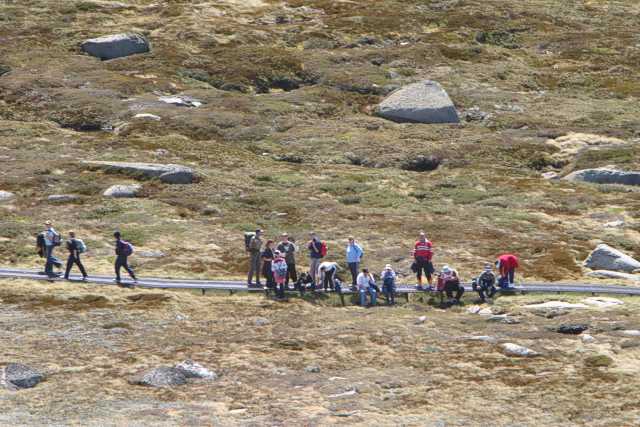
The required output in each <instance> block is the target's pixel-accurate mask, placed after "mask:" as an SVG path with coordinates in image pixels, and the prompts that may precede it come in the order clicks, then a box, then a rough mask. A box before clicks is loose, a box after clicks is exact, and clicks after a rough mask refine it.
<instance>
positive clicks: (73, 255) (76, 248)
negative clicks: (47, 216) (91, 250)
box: [64, 231, 87, 282]
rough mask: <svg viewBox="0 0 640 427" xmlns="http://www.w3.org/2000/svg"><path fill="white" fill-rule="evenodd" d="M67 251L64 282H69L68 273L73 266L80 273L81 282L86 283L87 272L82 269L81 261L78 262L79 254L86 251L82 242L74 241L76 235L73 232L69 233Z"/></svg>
mask: <svg viewBox="0 0 640 427" xmlns="http://www.w3.org/2000/svg"><path fill="white" fill-rule="evenodd" d="M67 250H68V251H69V257H68V258H67V269H66V271H65V273H64V278H65V280H69V273H70V272H71V268H72V267H73V264H75V265H77V266H78V268H79V269H80V273H82V280H83V281H85V282H86V281H87V271H86V270H85V269H84V265H82V261H80V254H82V253H84V252H85V251H86V250H87V247H86V246H85V244H84V242H83V241H82V240H80V239H76V233H75V232H73V231H70V232H69V240H67Z"/></svg>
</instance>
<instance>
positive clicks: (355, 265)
mask: <svg viewBox="0 0 640 427" xmlns="http://www.w3.org/2000/svg"><path fill="white" fill-rule="evenodd" d="M363 255H364V251H363V250H362V247H361V246H360V245H359V244H358V243H357V242H356V241H355V239H354V238H353V236H349V242H348V243H347V265H348V266H349V271H350V272H351V286H352V288H353V289H354V290H355V289H356V287H357V285H358V283H357V280H358V272H359V271H360V262H361V261H362V256H363Z"/></svg>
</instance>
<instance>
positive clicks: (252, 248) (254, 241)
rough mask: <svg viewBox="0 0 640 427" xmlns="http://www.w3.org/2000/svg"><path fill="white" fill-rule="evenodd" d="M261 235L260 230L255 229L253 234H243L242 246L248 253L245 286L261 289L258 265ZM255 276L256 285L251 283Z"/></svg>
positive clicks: (260, 252) (260, 251) (259, 261)
mask: <svg viewBox="0 0 640 427" xmlns="http://www.w3.org/2000/svg"><path fill="white" fill-rule="evenodd" d="M262 233H263V231H262V230H261V229H257V230H256V231H255V233H245V235H244V245H245V249H246V251H247V252H248V253H249V274H248V276H247V286H249V287H253V286H258V287H261V286H262V283H260V263H261V258H260V257H261V254H262ZM254 275H255V276H256V283H255V284H254V283H252V280H253V276H254Z"/></svg>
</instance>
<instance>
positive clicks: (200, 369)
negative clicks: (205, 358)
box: [176, 360, 218, 380]
mask: <svg viewBox="0 0 640 427" xmlns="http://www.w3.org/2000/svg"><path fill="white" fill-rule="evenodd" d="M176 369H177V370H178V371H180V372H182V375H184V376H185V377H186V378H201V379H205V380H215V379H216V378H218V375H217V374H216V373H215V372H212V371H210V370H208V369H207V368H205V367H204V366H202V365H201V364H199V363H196V362H194V361H193V360H185V361H184V362H182V363H178V364H177V365H176Z"/></svg>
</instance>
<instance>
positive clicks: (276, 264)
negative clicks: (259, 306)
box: [271, 250, 289, 299]
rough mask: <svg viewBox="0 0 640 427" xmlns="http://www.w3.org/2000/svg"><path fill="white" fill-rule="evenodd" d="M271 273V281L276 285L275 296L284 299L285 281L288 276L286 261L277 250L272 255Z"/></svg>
mask: <svg viewBox="0 0 640 427" xmlns="http://www.w3.org/2000/svg"><path fill="white" fill-rule="evenodd" d="M271 272H272V273H273V279H274V281H275V283H276V296H277V297H278V298H282V299H283V298H284V297H285V294H284V291H285V287H286V280H287V278H288V277H289V275H288V274H287V260H286V259H285V258H284V256H283V254H282V252H280V251H279V250H276V251H275V253H274V258H273V262H272V263H271Z"/></svg>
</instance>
